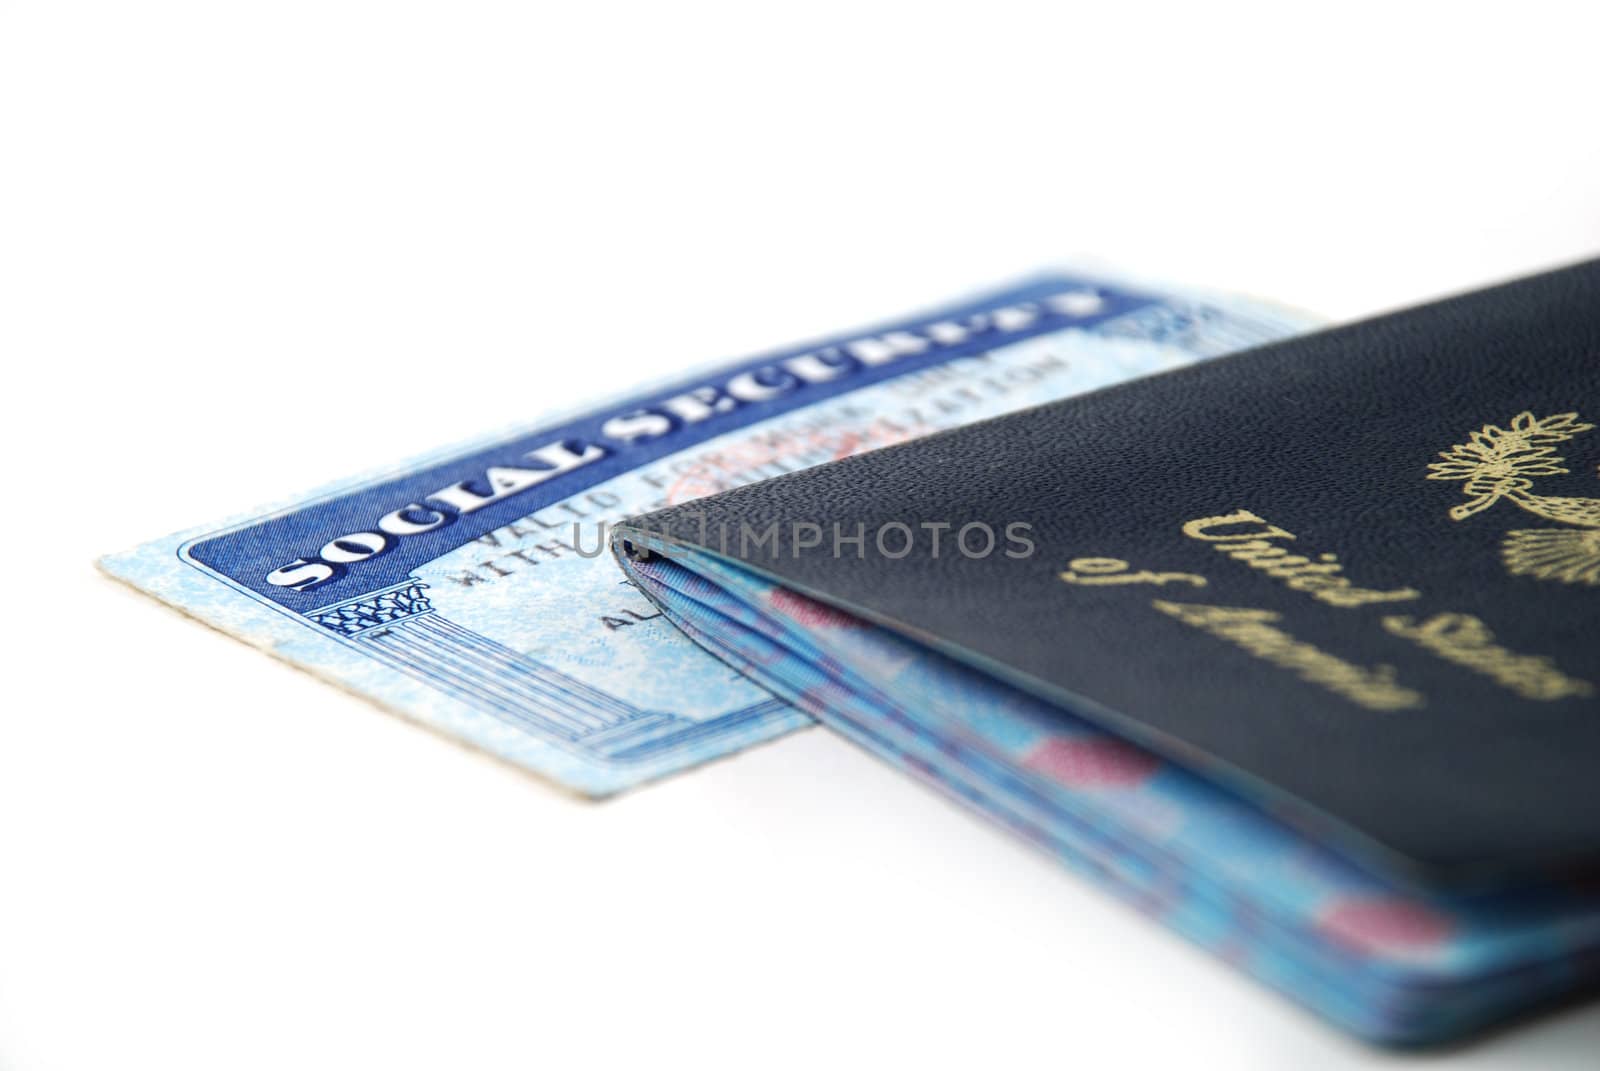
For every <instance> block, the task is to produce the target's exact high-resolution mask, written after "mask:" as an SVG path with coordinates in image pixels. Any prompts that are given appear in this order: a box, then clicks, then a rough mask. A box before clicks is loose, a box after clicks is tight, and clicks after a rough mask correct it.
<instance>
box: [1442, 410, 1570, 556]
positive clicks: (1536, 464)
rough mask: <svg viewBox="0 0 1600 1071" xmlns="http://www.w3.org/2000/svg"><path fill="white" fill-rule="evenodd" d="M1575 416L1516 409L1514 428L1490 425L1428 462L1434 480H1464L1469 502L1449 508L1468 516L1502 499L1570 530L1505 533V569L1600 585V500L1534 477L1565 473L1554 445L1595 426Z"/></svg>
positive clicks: (1456, 514)
mask: <svg viewBox="0 0 1600 1071" xmlns="http://www.w3.org/2000/svg"><path fill="white" fill-rule="evenodd" d="M1593 429H1594V425H1593V424H1583V423H1580V422H1579V420H1578V414H1577V413H1575V412H1574V413H1557V414H1556V415H1554V416H1547V417H1544V418H1543V419H1538V418H1535V417H1534V415H1533V414H1532V413H1531V412H1524V413H1518V414H1517V415H1516V416H1514V417H1512V418H1511V426H1510V427H1506V428H1502V427H1499V426H1497V425H1494V424H1485V425H1484V426H1483V427H1482V428H1480V429H1479V430H1477V431H1475V432H1472V433H1471V434H1470V435H1468V437H1467V441H1466V442H1464V443H1457V444H1455V445H1454V446H1452V447H1450V449H1448V450H1443V451H1441V452H1440V453H1439V456H1440V457H1441V458H1442V459H1443V460H1441V461H1435V462H1433V463H1432V464H1431V465H1429V466H1428V470H1429V472H1428V479H1430V480H1460V481H1462V484H1461V492H1462V494H1464V495H1466V496H1467V499H1468V500H1467V501H1466V502H1463V503H1461V504H1460V505H1458V506H1453V507H1452V508H1451V510H1450V519H1451V520H1455V521H1464V520H1466V519H1467V518H1468V517H1471V516H1472V515H1473V514H1475V513H1481V512H1483V511H1484V510H1486V509H1488V508H1489V507H1490V506H1492V505H1494V504H1495V503H1496V502H1500V501H1506V502H1509V503H1511V504H1512V505H1514V506H1516V507H1518V508H1519V509H1522V510H1524V511H1526V512H1528V513H1531V514H1533V515H1534V516H1536V517H1543V518H1544V519H1545V520H1548V521H1555V522H1556V523H1557V524H1563V525H1568V526H1569V527H1567V528H1519V529H1514V530H1512V531H1509V532H1507V533H1506V536H1505V539H1504V540H1503V541H1502V542H1501V544H1500V557H1501V559H1502V560H1503V561H1504V562H1505V566H1506V571H1507V572H1509V573H1512V574H1513V575H1515V576H1531V577H1534V578H1536V579H1539V580H1553V581H1557V582H1559V583H1563V584H1584V585H1587V586H1589V587H1600V498H1568V497H1563V496H1559V495H1542V494H1535V493H1534V490H1533V488H1534V481H1535V480H1537V479H1541V478H1543V477H1546V476H1562V475H1566V474H1567V473H1568V472H1569V471H1570V470H1569V469H1566V468H1564V467H1563V466H1564V465H1565V464H1566V462H1565V460H1564V459H1563V458H1562V457H1561V455H1560V454H1558V453H1557V452H1556V447H1555V444H1556V443H1563V442H1566V441H1567V440H1569V439H1573V438H1576V437H1577V436H1579V435H1581V434H1583V433H1584V432H1586V431H1592V430H1593Z"/></svg>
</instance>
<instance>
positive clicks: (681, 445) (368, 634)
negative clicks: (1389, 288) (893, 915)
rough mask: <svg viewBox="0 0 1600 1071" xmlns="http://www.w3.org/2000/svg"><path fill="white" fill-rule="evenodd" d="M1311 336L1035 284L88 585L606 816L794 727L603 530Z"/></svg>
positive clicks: (330, 492) (115, 563) (423, 466)
mask: <svg viewBox="0 0 1600 1071" xmlns="http://www.w3.org/2000/svg"><path fill="white" fill-rule="evenodd" d="M1307 326H1309V324H1308V322H1307V321H1306V320H1305V319H1304V318H1303V317H1299V316H1296V315H1294V314H1291V313H1287V312H1284V311H1283V310H1280V309H1276V308H1273V307H1270V306H1267V305H1263V304H1260V303H1257V302H1250V301H1243V300H1239V299H1233V298H1209V297H1200V296H1194V295H1190V294H1185V293H1178V292H1173V291H1170V290H1162V289H1154V288H1150V287H1143V286H1133V285H1129V284H1125V283H1122V282H1118V281H1114V280H1108V279H1104V278H1099V277H1094V276H1090V275H1083V274H1051V275H1045V276H1040V277H1037V278H1033V279H1030V280H1028V281H1026V282H1024V283H1021V284H1019V285H1016V286H1011V287H1007V288H1005V289H1002V290H998V291H995V292H993V293H990V294H986V295H982V296H979V297H975V298H972V299H969V300H966V301H962V302H957V303H954V304H950V305H946V306H944V307H942V308H938V309H934V310H931V311H928V312H926V313H922V314H920V315H914V316H908V317H903V318H901V319H899V320H895V321H892V322H890V323H887V324H884V325H882V326H879V327H876V328H872V329H866V330H860V331H854V332H850V333H846V334H841V335H839V336H837V337H834V338H831V339H824V340H821V341H819V342H816V343H813V344H811V345H805V346H795V347H791V348H789V349H787V350H781V351H778V352H775V353H771V354H767V355H764V356H759V357H754V358H749V359H746V360H743V361H738V362H734V363H732V364H728V365H724V366H721V367H716V368H712V369H709V370H706V371H703V372H701V373H699V374H696V375H691V376H686V377H684V378H682V379H681V380H679V381H677V382H675V383H669V384H665V385H661V386H657V387H655V388H653V389H647V390H641V391H639V392H637V393H635V394H634V395H632V396H630V397H623V398H620V399H618V400H617V401H615V402H614V403H611V404H609V405H604V406H601V407H599V408H596V409H594V410H591V411H588V412H583V413H577V414H566V415H563V416H559V417H554V418H551V419H548V420H544V421H540V422H538V423H535V424H533V425H531V426H530V427H529V428H527V429H526V430H524V431H520V432H517V433H515V434H511V435H507V436H501V437H498V438H495V439H491V440H487V441H484V442H481V443H478V444H475V445H472V446H469V447H467V448H465V449H458V450H453V451H448V452H444V453H436V454H430V455H426V456H423V457H421V458H418V459H416V460H414V461H412V462H410V463H407V464H404V465H401V466H398V467H395V468H390V469H386V470H384V471H383V472H381V473H377V474H372V475H368V476H363V477H359V478H356V479H354V480H349V481H346V482H344V483H340V484H336V485H334V486H332V487H329V488H326V489H323V490H321V491H316V492H312V493H310V494H307V495H305V496H303V497H302V498H300V499H297V500H295V501H292V502H286V503H280V504H278V505H275V506H271V507H267V508H264V509H257V510H253V511H251V512H249V513H246V514H244V515H242V516H240V517H237V518H233V519H231V520H227V521H223V522H220V523H213V524H206V525H200V526H198V527H195V528H192V529H190V530H188V531H186V532H180V533H178V534H176V535H172V536H169V537H167V538H165V539H158V540H155V541H154V542H152V543H148V544H146V545H144V546H142V547H139V548H137V549H136V550H133V551H129V552H127V553H125V554H118V555H113V556H111V557H109V558H107V559H105V560H104V561H103V562H102V563H101V564H102V567H103V568H104V569H105V570H106V571H107V572H109V573H111V574H112V575H113V576H116V577H118V578H120V579H122V580H125V581H127V582H128V583H130V584H133V585H134V586H136V587H138V588H141V589H143V590H144V591H147V592H149V593H150V594H152V595H154V596H156V597H157V598H160V599H163V600H165V601H166V602H168V603H171V604H172V605H173V606H176V607H178V608H179V609H181V610H183V611H184V612H185V613H188V614H192V615H194V616H195V617H198V618H200V619H201V620H203V621H205V622H207V623H209V624H211V625H214V626H216V627H217V628H220V629H222V630H224V631H226V632H230V633H232V634H234V635H236V636H238V637H239V638H241V639H243V640H245V641H247V642H249V643H252V644H255V645H257V646H259V647H261V648H263V649H264V650H267V651H269V652H271V653H272V654H274V655H276V656H277V657H279V658H282V659H285V660H287V661H289V662H292V663H294V664H295V665H298V666H301V667H303V668H305V669H308V670H310V671H311V672H313V673H315V674H317V675H318V676H321V677H324V678H326V679H327V680H330V681H332V682H334V683H336V684H338V685H340V686H342V687H344V688H346V689H348V690H350V691H352V692H355V693H356V694H358V695H365V696H368V697H370V698H371V699H373V700H375V701H377V702H379V703H381V704H383V705H384V706H385V707H388V708H390V709H392V710H394V711H396V712H398V713H400V714H403V715H405V716H407V717H409V718H413V719H415V720H417V721H419V722H422V723H424V724H427V725H429V726H431V727H433V728H435V729H438V730H440V731H442V732H445V733H448V734H450V735H452V736H455V737H457V738H459V739H461V740H462V741H464V742H466V743H469V744H472V745H475V746H477V747H479V748H482V749H483V750H485V751H488V752H490V753H492V754H494V755H497V756H499V757H501V758H503V759H505V760H507V761H509V762H513V763H516V764H517V765H519V766H523V767H526V768H528V769H530V770H533V771H535V772H537V773H540V774H543V775H545V776H546V777H549V778H551V779H553V780H555V781H557V782H559V783H561V784H563V785H565V786H567V787H569V788H571V789H573V790H575V791H578V792H581V793H584V794H586V795H591V796H601V795H606V794H609V793H613V792H617V791H619V790H623V789H627V788H629V787H631V786H634V785H637V784H640V783H642V782H644V781H648V780H651V779H653V778H657V777H662V776H664V775H667V774H671V773H675V772H677V771H680V770H683V769H686V768H689V767H691V766H695V765H697V764H699V763H701V762H705V761H707V760H709V759H713V758H716V757H718V756H721V755H727V754H730V753H733V752H736V751H739V750H742V749H744V748H746V747H749V746H751V745H752V744H756V743H759V742H761V741H763V740H770V739H772V738H774V737H777V736H780V735H782V734H784V733H787V732H790V731H792V730H794V729H797V728H800V727H802V726H806V725H810V724H812V722H811V719H810V718H808V717H807V716H806V715H804V714H802V713H800V712H798V711H796V710H795V709H794V708H793V707H791V706H790V705H789V704H787V703H784V702H782V701H781V700H778V699H775V698H774V697H773V696H772V695H771V694H770V693H768V692H766V691H765V690H763V689H762V688H760V687H758V686H757V685H755V684H753V683H751V682H750V681H748V680H746V679H744V678H743V677H741V676H739V675H738V674H735V673H733V672H731V671H728V670H726V669H725V668H724V667H722V666H720V665H718V664H717V663H716V661H715V660H713V659H711V658H709V657H708V656H707V655H705V654H704V653H703V652H701V651H700V650H698V649H697V648H696V647H695V646H694V645H693V644H692V643H690V642H689V641H688V640H686V639H685V638H684V637H683V636H682V635H681V634H680V633H679V632H678V631H677V630H676V629H674V628H673V627H672V626H671V625H670V624H669V623H667V622H666V621H665V620H663V619H662V618H661V617H660V615H659V614H658V613H657V612H656V611H655V609H654V608H653V607H652V606H651V605H650V604H649V603H648V602H647V601H646V600H645V599H644V598H642V597H641V596H640V595H639V594H638V593H637V592H636V591H634V590H633V589H632V588H631V587H629V586H627V585H626V584H625V583H623V577H622V574H621V573H620V572H619V571H618V570H617V567H616V565H615V563H613V562H612V561H611V557H610V555H609V553H607V552H606V550H605V543H606V533H607V528H608V526H609V525H610V524H613V523H615V522H616V521H618V520H620V519H622V518H623V517H626V516H629V515H632V514H637V513H641V512H645V511H647V510H651V509H656V508H659V507H662V506H667V505H672V504H680V503H684V502H689V501H692V500H694V499H696V498H699V497H701V496H704V495H707V494H711V493H713V492H716V491H719V490H723V489H725V488H728V487H733V486H738V485H741V484H747V483H754V482H757V481H760V480H763V479H766V478H767V477H769V476H774V475H777V474H780V473H784V472H793V471H797V470H799V469H803V468H805V467H807V466H811V465H816V464H820V463H822V462H826V461H830V460H834V459H837V458H840V457H845V456H849V455H851V454H855V453H860V452H862V451H865V450H871V449H873V448H875V447H878V446H882V445H884V444H886V443H892V442H900V441H904V440H908V439H913V438H916V437H918V436H921V435H926V434H928V433H930V432H935V431H940V430H943V429H947V428H952V427H957V426H959V425H961V424H965V423H970V422H971V421H974V420H981V419H983V418H984V417H989V416H994V415H996V414H999V413H1005V412H1010V411H1013V410H1016V409H1021V408H1024V407H1026V406H1030V405H1037V404H1039V403H1041V402H1047V401H1051V400H1053V399H1056V398H1061V397H1064V396H1066V395H1070V394H1076V393H1080V392H1082V391H1086V390H1093V389H1094V388H1096V387H1101V386H1104V385H1106V384H1109V383H1116V382H1119V381H1121V380H1125V379H1128V378H1130V377H1133V376H1138V375H1143V374H1146V373H1149V372H1154V371H1159V370H1161V369H1165V368H1173V367H1177V366H1179V365H1183V364H1188V363H1190V362H1193V361H1196V360H1200V359H1203V358H1207V357H1212V356H1216V355H1218V354H1221V353H1227V352H1229V351H1231V350H1236V349H1240V348H1242V347H1245V346H1250V345H1254V344H1256V343H1259V342H1264V341H1268V340H1271V339H1274V338H1281V337H1283V336H1284V335H1286V334H1290V333H1292V332H1293V331H1296V330H1300V329H1303V328H1305V327H1307Z"/></svg>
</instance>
